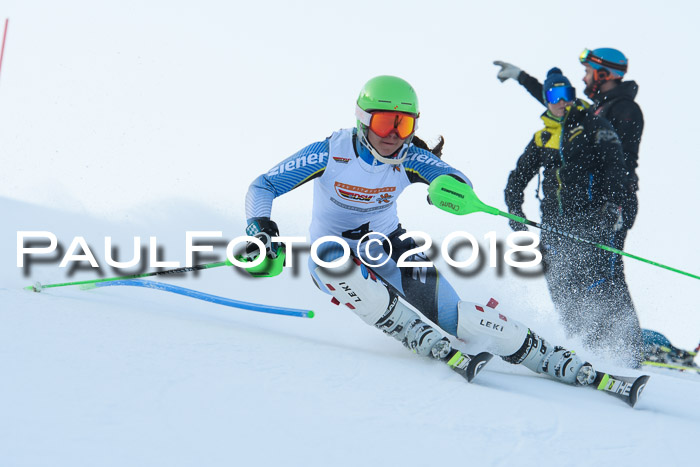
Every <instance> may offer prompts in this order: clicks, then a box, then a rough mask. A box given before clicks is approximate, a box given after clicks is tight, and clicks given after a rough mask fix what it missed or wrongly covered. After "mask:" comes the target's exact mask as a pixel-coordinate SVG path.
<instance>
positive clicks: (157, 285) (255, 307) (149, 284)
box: [80, 279, 314, 318]
mask: <svg viewBox="0 0 700 467" xmlns="http://www.w3.org/2000/svg"><path fill="white" fill-rule="evenodd" d="M115 285H125V286H131V287H144V288H147V289H155V290H161V291H163V292H171V293H175V294H178V295H184V296H186V297H190V298H195V299H197V300H204V301H205V302H210V303H215V304H217V305H224V306H230V307H233V308H241V309H244V310H250V311H258V312H261V313H271V314H275V315H285V316H297V317H299V318H313V317H314V312H313V311H312V310H302V309H298V308H285V307H279V306H270V305H262V304H259V303H250V302H242V301H240V300H233V299H231V298H226V297H220V296H218V295H212V294H208V293H204V292H200V291H198V290H192V289H186V288H185V287H179V286H177V285H172V284H165V283H163V282H154V281H146V280H143V279H128V280H118V281H111V282H97V283H93V284H83V285H81V286H80V288H81V289H83V290H90V289H95V288H99V287H110V286H115Z"/></svg>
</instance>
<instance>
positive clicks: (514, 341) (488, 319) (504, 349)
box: [457, 301, 529, 356]
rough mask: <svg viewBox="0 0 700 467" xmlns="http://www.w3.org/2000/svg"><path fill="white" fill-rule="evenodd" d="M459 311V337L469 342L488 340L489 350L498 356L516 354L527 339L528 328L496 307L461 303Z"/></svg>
mask: <svg viewBox="0 0 700 467" xmlns="http://www.w3.org/2000/svg"><path fill="white" fill-rule="evenodd" d="M458 310H459V311H458V313H459V314H458V320H457V336H458V337H460V338H462V339H464V340H467V341H469V340H473V339H476V340H477V341H478V340H482V339H484V338H486V340H487V341H488V345H489V349H490V350H491V351H492V352H493V353H495V354H497V355H502V356H506V355H512V354H514V353H515V352H517V351H518V349H520V347H522V345H523V342H524V341H525V338H526V337H527V334H528V331H529V330H528V328H527V326H525V325H524V324H523V323H521V322H519V321H516V320H514V319H510V318H508V317H507V316H505V315H503V314H501V313H499V312H497V311H496V310H494V307H489V306H483V305H479V304H476V303H471V302H465V301H461V302H459V305H458Z"/></svg>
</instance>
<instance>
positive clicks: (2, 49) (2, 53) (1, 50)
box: [0, 18, 10, 73]
mask: <svg viewBox="0 0 700 467" xmlns="http://www.w3.org/2000/svg"><path fill="white" fill-rule="evenodd" d="M9 24H10V18H6V19H5V31H4V32H3V33H2V47H0V73H1V72H2V57H4V56H5V39H7V26H8V25H9Z"/></svg>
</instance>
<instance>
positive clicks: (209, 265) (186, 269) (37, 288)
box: [24, 260, 233, 292]
mask: <svg viewBox="0 0 700 467" xmlns="http://www.w3.org/2000/svg"><path fill="white" fill-rule="evenodd" d="M220 266H233V264H232V263H231V262H229V261H228V260H226V261H218V262H216V263H207V264H198V265H196V266H189V267H184V268H177V269H167V270H165V271H156V272H146V273H143V274H132V275H130V276H121V277H109V278H107V279H92V280H85V281H75V282H62V283H60V284H45V285H42V284H41V283H39V282H37V283H36V284H34V285H30V286H27V287H25V288H24V290H31V291H33V292H41V291H42V290H43V289H50V288H52V287H66V286H69V285H86V284H97V283H100V282H111V281H122V280H128V279H139V278H141V277H153V276H164V275H166V274H179V273H183V272H190V271H200V270H202V269H211V268H218V267H220Z"/></svg>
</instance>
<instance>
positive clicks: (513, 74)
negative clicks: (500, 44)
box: [493, 60, 522, 83]
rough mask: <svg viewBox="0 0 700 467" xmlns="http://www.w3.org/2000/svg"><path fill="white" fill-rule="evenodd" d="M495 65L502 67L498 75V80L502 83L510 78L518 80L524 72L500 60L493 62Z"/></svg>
mask: <svg viewBox="0 0 700 467" xmlns="http://www.w3.org/2000/svg"><path fill="white" fill-rule="evenodd" d="M493 64H494V65H496V66H500V67H501V71H499V72H498V74H497V75H496V78H498V79H499V80H501V83H502V82H504V81H506V80H507V79H508V78H510V79H514V80H516V81H517V80H518V76H520V72H521V71H522V70H521V69H520V68H518V67H517V66H515V65H511V64H510V63H507V62H501V61H500V60H496V61H495V62H493Z"/></svg>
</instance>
